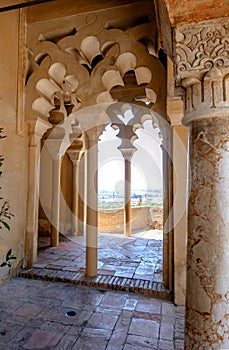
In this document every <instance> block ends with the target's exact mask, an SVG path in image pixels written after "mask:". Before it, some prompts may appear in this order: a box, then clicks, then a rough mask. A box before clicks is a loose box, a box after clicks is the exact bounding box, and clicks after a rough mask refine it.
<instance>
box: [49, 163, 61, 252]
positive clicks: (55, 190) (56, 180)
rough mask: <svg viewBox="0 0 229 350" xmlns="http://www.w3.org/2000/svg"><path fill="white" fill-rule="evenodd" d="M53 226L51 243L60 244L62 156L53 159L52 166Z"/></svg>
mask: <svg viewBox="0 0 229 350" xmlns="http://www.w3.org/2000/svg"><path fill="white" fill-rule="evenodd" d="M52 169H53V170H52V227H51V245H52V246H53V247H57V246H58V245H59V225H60V171H61V158H60V157H58V158H56V159H53V167H52Z"/></svg>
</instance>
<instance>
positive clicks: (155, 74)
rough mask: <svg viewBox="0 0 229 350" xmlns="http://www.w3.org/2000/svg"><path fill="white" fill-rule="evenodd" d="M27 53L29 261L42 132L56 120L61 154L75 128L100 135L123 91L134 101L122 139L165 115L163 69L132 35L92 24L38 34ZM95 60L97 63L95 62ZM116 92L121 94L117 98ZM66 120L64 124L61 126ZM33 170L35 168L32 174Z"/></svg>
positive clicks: (131, 138) (32, 257) (131, 137)
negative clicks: (58, 34)
mask: <svg viewBox="0 0 229 350" xmlns="http://www.w3.org/2000/svg"><path fill="white" fill-rule="evenodd" d="M140 37H142V35H140ZM92 45H93V49H92V48H91V46H92ZM31 52H32V54H33V65H30V66H33V67H34V71H30V73H29V74H30V75H28V80H27V86H26V118H27V121H28V124H29V127H30V136H31V137H32V138H33V139H34V140H35V144H36V146H37V149H36V150H35V149H34V148H32V146H34V144H32V143H31V142H30V157H29V162H30V170H29V177H30V182H31V188H32V187H33V188H34V192H36V194H37V197H36V199H35V201H34V200H33V199H32V198H31V200H30V201H29V202H30V203H33V206H34V208H33V212H34V215H33V216H31V215H30V216H29V215H28V217H27V222H28V230H27V234H26V240H28V242H33V243H32V244H33V249H32V250H31V247H30V245H29V244H28V245H27V248H26V256H28V258H27V262H26V263H25V264H26V265H27V266H31V265H32V263H33V261H34V260H35V259H36V252H35V250H36V244H35V243H34V242H35V240H36V239H35V237H34V234H35V236H36V234H37V233H35V232H37V220H38V219H37V218H38V209H37V208H38V204H37V203H38V199H39V188H38V189H37V188H36V189H35V187H36V186H37V185H36V184H37V183H39V173H40V171H39V154H40V140H41V138H42V137H43V135H44V134H45V132H46V131H47V130H52V129H53V128H55V127H56V126H57V125H58V130H59V131H60V134H61V133H62V137H63V138H64V146H62V148H61V153H66V151H67V150H68V149H69V148H71V146H70V145H71V144H72V143H73V141H74V138H75V139H77V138H78V136H77V135H75V136H73V139H70V135H74V128H75V127H77V128H78V129H79V133H82V134H83V135H85V134H86V135H88V130H90V129H91V130H92V134H93V132H94V130H96V132H97V137H98V136H99V134H100V133H101V132H102V131H103V130H104V129H105V127H106V126H107V125H108V124H109V123H113V124H114V125H117V115H116V121H115V120H114V119H113V120H112V118H113V117H111V116H110V115H109V113H108V109H109V108H111V107H113V109H114V110H115V107H116V106H117V105H116V103H117V100H118V103H121V104H123V103H124V102H126V101H125V100H126V97H127V95H128V98H129V99H130V101H128V102H131V103H132V104H133V105H134V107H133V108H134V109H135V110H134V113H135V119H134V123H133V124H131V123H130V124H127V125H125V124H124V123H121V121H120V120H119V124H118V127H119V128H120V136H121V137H122V139H125V140H129V141H130V142H133V141H134V139H136V137H137V135H136V130H137V129H138V128H139V127H142V126H143V123H144V120H146V118H151V117H152V116H153V114H155V115H157V114H158V116H160V118H159V119H164V120H165V119H166V110H165V107H166V103H165V101H166V70H165V68H164V66H163V65H162V63H161V62H160V61H159V59H158V58H157V57H156V56H153V55H152V54H151V53H150V52H149V51H148V49H147V47H145V46H144V44H143V43H141V42H139V41H138V40H137V39H136V38H135V37H134V35H128V33H126V32H124V31H122V30H120V29H110V30H108V29H106V28H104V29H103V30H101V31H100V32H97V33H93V25H91V26H85V27H83V28H82V29H80V30H79V31H77V32H76V33H75V34H74V35H70V36H67V37H65V38H63V39H61V40H59V41H57V42H56V43H54V42H50V41H48V40H43V39H42V41H40V42H38V43H36V44H35V45H34V47H33V48H32V49H31ZM97 58H99V59H98V61H96V60H97ZM93 62H94V63H95V62H96V64H94V65H93ZM129 72H132V74H134V76H135V80H136V84H135V85H133V86H131V88H130V89H129V86H127V85H126V84H125V76H126V75H127V74H129ZM139 91H140V92H141V95H140V96H139ZM117 94H118V95H120V96H121V97H120V98H117ZM145 103H147V105H148V108H146V104H145ZM142 109H143V111H141V110H142ZM149 111H151V112H152V114H151V112H149ZM152 120H154V119H153V117H152ZM67 121H68V122H67ZM65 122H67V125H68V127H67V129H66V128H65V127H64V125H63V124H65ZM154 122H155V123H156V121H155V120H154ZM58 123H60V124H58ZM37 125H39V126H40V125H42V128H40V130H39V133H38V134H37V137H35V138H34V137H33V136H34V134H35V133H36V132H37V131H36V130H37ZM123 134H125V135H124V136H123ZM57 137H58V135H57ZM86 138H87V137H85V139H86ZM122 146H123V145H122ZM122 146H121V147H122ZM124 146H125V145H124ZM33 152H35V153H36V154H35V155H34V154H33ZM32 169H36V173H35V172H34V171H33V170H32ZM30 228H31V229H30ZM31 236H33V237H31ZM28 237H30V238H28ZM30 244H31V243H30ZM31 251H32V252H33V253H31Z"/></svg>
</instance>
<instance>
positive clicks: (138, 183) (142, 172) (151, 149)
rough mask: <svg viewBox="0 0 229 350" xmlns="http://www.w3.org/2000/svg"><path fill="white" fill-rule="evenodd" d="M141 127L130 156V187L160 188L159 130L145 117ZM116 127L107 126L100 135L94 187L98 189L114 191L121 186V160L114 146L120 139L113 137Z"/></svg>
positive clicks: (143, 188) (122, 178)
mask: <svg viewBox="0 0 229 350" xmlns="http://www.w3.org/2000/svg"><path fill="white" fill-rule="evenodd" d="M143 126H144V128H142V129H138V130H137V131H136V134H137V135H138V137H139V138H138V139H137V140H136V141H134V146H135V147H136V148H137V151H136V152H135V153H134V155H133V158H132V168H131V177H132V181H131V182H132V190H146V189H160V188H162V151H161V148H160V145H161V139H160V138H159V135H158V133H159V129H158V128H156V129H154V128H153V127H152V121H150V120H147V121H145V122H144V124H143ZM117 133H118V130H114V129H113V128H112V127H111V126H108V127H107V128H106V131H105V132H104V133H103V134H102V136H101V137H100V141H99V145H98V149H99V153H98V164H99V169H98V188H99V191H101V190H104V191H107V190H111V191H117V190H119V191H120V190H121V189H123V187H124V159H123V157H122V154H121V152H120V151H119V150H118V149H117V148H118V146H119V145H120V144H121V140H120V139H119V138H117V137H116V135H117Z"/></svg>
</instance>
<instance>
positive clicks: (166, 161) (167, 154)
mask: <svg viewBox="0 0 229 350" xmlns="http://www.w3.org/2000/svg"><path fill="white" fill-rule="evenodd" d="M172 136H173V135H172V132H171V128H170V126H169V125H167V126H164V127H163V142H162V159H163V283H164V285H165V286H166V287H167V288H169V290H170V291H173V289H174V286H173V283H174V237H173V213H172V207H173V164H172Z"/></svg>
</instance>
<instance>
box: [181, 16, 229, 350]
mask: <svg viewBox="0 0 229 350" xmlns="http://www.w3.org/2000/svg"><path fill="white" fill-rule="evenodd" d="M176 34H177V35H176V38H177V43H176V47H177V57H176V59H177V73H178V78H179V81H180V82H181V84H182V85H183V87H184V88H185V89H186V94H185V97H186V100H185V102H186V107H185V117H184V119H183V123H184V124H185V125H188V126H189V129H190V130H189V135H190V137H189V155H190V170H191V175H190V181H189V183H190V197H189V205H188V253H187V297H186V324H185V349H186V350H190V349H198V350H199V349H200V350H201V349H203V350H204V349H228V348H229V337H228V334H229V322H228V314H229V312H228V305H229V269H228V266H229V254H228V251H229V234H228V232H229V215H228V208H229V84H228V76H229V59H228V52H227V48H226V46H225V45H224V43H225V42H228V41H229V30H228V19H219V20H214V21H205V22H204V23H196V24H193V25H192V26H189V25H187V26H182V27H180V28H179V30H177V33H176ZM187 36H188V40H186V37H187ZM209 38H211V39H210V40H209ZM193 42H195V56H193V55H192V53H193V46H192V43H193ZM203 42H205V44H206V45H205V47H204V48H203V45H202V43H203ZM189 45H191V48H190V47H189ZM181 48H182V52H183V53H182V57H184V56H185V57H187V61H188V62H187V64H186V65H185V67H184V65H183V64H182V60H180V54H181V51H180V49H181ZM219 48H221V49H220V50H219ZM205 49H206V52H205V51H204V50H205Z"/></svg>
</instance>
